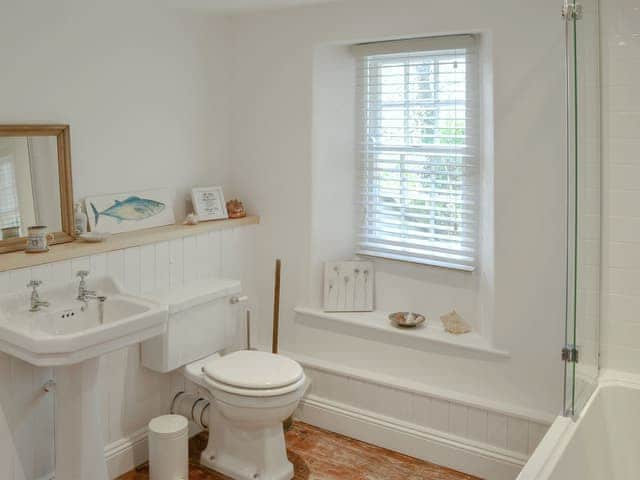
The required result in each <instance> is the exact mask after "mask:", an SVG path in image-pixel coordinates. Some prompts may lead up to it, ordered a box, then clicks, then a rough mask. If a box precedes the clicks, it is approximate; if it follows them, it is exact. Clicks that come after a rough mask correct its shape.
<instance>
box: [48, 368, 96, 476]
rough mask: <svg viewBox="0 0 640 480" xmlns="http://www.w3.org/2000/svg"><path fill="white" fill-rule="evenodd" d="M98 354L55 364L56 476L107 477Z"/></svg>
mask: <svg viewBox="0 0 640 480" xmlns="http://www.w3.org/2000/svg"><path fill="white" fill-rule="evenodd" d="M99 366H100V357H95V358H91V359H89V360H85V361H84V362H82V363H78V364H75V365H67V366H63V367H56V368H55V370H54V374H55V379H56V402H55V405H56V406H55V451H56V480H80V479H83V480H89V479H90V480H108V476H107V463H106V461H105V457H104V442H103V438H102V412H101V409H100V402H101V399H100V395H99V385H98V370H99Z"/></svg>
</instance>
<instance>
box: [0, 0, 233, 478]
mask: <svg viewBox="0 0 640 480" xmlns="http://www.w3.org/2000/svg"><path fill="white" fill-rule="evenodd" d="M0 12H1V13H0V65H1V66H2V67H1V68H2V75H1V76H0V105H2V108H0V123H4V124H15V123H66V124H69V125H71V156H72V162H73V180H74V193H75V197H76V199H80V198H83V197H85V196H87V195H96V194H102V193H109V192H123V191H131V190H140V189H147V188H154V187H165V186H169V187H173V188H176V189H177V190H178V198H177V201H176V204H175V210H176V215H177V218H178V219H181V218H182V217H183V215H184V212H185V202H184V198H185V197H186V194H187V192H188V190H189V189H190V188H191V187H192V186H194V185H203V184H219V185H224V186H226V185H227V184H228V181H229V161H228V160H229V159H228V153H229V143H228V140H229V122H228V120H227V119H228V115H227V112H228V106H229V105H228V90H227V86H228V76H229V69H228V65H229V40H230V35H229V32H228V30H227V21H226V19H225V18H223V17H212V16H209V15H206V14H203V13H193V12H189V11H176V10H169V9H165V8H163V7H162V6H161V5H159V2H154V1H151V0H136V1H133V2H130V1H125V0H115V1H107V2H104V1H93V0H90V1H85V0H59V1H55V2H42V1H39V0H0ZM236 240H237V239H234V238H233V237H232V238H231V241H236ZM205 241H206V239H205ZM200 243H201V239H200V238H198V239H197V240H196V239H195V238H191V239H186V240H185V241H184V249H185V252H187V253H190V252H191V251H192V250H193V248H194V246H196V245H199V244H200ZM240 243H241V244H242V242H241V241H240ZM216 245H220V244H219V243H218V244H216ZM175 247H176V248H177V249H179V250H180V252H182V248H183V246H182V243H180V244H179V245H176V246H175ZM202 248H206V244H202ZM225 248H227V249H229V248H231V250H227V251H225V259H230V258H232V257H231V256H230V253H229V252H230V251H233V248H234V247H233V246H230V245H226V246H225ZM237 248H240V247H237ZM197 251H198V252H200V253H202V249H198V250H197ZM170 254H171V255H173V244H172V245H171V246H169V245H167V244H159V245H157V246H153V245H151V246H149V247H145V248H141V249H131V250H127V251H125V252H114V253H113V254H109V255H106V256H97V257H92V258H91V259H82V260H78V261H74V262H65V263H63V264H54V265H51V266H46V267H43V268H39V269H32V270H25V271H14V272H11V274H9V275H8V276H7V275H2V276H1V278H0V292H1V293H4V292H5V291H6V290H7V289H8V288H23V287H24V285H25V282H26V281H27V280H28V279H29V278H32V277H35V278H40V279H42V280H45V281H51V280H58V279H70V278H71V275H72V273H73V271H74V270H77V268H79V266H80V265H82V267H83V268H84V266H88V265H90V266H91V267H92V270H94V272H95V271H98V270H101V271H104V270H105V269H107V270H108V271H110V272H112V273H114V274H116V275H118V276H120V277H123V276H124V280H125V282H126V283H127V284H128V285H129V286H131V287H132V288H134V289H143V290H144V289H147V288H148V286H149V285H151V284H153V283H154V282H156V281H166V280H167V278H168V277H167V273H168V271H167V269H168V268H169V264H168V262H169V255H170ZM243 256H245V257H246V255H245V254H243ZM1 261H2V258H1V257H0V262H1ZM219 261H220V260H219V259H218V262H219ZM150 262H151V263H150ZM156 262H157V263H156ZM191 265H193V266H198V265H202V266H203V267H204V266H205V265H207V264H206V263H204V262H203V261H202V259H201V258H198V260H196V261H193V262H192V263H191ZM211 265H213V264H210V265H209V266H211ZM218 265H219V263H218ZM171 268H172V269H173V268H177V266H172V267H171ZM112 270H113V271H112ZM160 279H162V280H160ZM149 282H151V283H149ZM103 375H104V385H105V390H104V399H105V402H104V419H105V425H106V428H105V437H104V438H105V443H109V444H110V445H112V446H113V448H112V450H113V451H115V452H118V451H122V449H123V446H125V447H126V445H128V439H129V437H130V436H133V437H135V438H138V437H137V436H136V432H138V429H140V428H142V427H144V426H145V425H146V423H147V422H148V420H149V419H150V418H151V417H152V416H153V415H155V414H157V413H161V412H165V411H166V408H167V404H166V400H167V396H168V395H169V391H168V383H167V382H168V380H166V379H165V378H164V377H161V376H158V375H155V374H152V373H150V372H148V371H145V370H143V369H141V368H139V366H138V354H137V348H131V349H128V350H123V351H120V352H116V353H114V354H111V355H108V356H107V357H106V358H105V359H104V362H103ZM49 376H50V372H49V371H47V370H46V369H35V368H32V367H30V366H29V365H27V364H25V363H23V362H20V361H18V360H13V359H10V358H8V357H6V356H1V357H0V478H2V479H3V480H4V479H7V480H13V479H14V478H15V479H16V480H18V479H27V480H32V479H33V478H35V476H36V475H41V474H44V473H46V472H48V471H50V470H51V462H52V450H51V441H52V430H51V423H50V420H51V417H50V412H51V407H52V403H51V400H49V398H50V397H44V396H42V394H41V393H40V387H41V386H42V384H43V383H44V381H46V379H47V378H48V377H49ZM125 451H126V448H125ZM143 451H144V450H143ZM134 460H137V463H139V462H141V461H142V460H144V459H143V458H136V459H133V458H125V460H124V466H125V467H127V468H129V469H130V468H132V467H133V465H134V463H133V462H134ZM127 462H129V463H128V464H127ZM116 463H117V462H116ZM116 466H117V465H116Z"/></svg>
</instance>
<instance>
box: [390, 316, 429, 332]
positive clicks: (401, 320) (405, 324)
mask: <svg viewBox="0 0 640 480" xmlns="http://www.w3.org/2000/svg"><path fill="white" fill-rule="evenodd" d="M389 320H391V323H393V324H394V325H395V326H396V327H402V328H414V327H417V326H418V325H420V324H422V323H424V322H425V321H426V320H427V318H426V317H425V316H424V315H421V314H419V313H413V312H395V313H392V314H391V315H389Z"/></svg>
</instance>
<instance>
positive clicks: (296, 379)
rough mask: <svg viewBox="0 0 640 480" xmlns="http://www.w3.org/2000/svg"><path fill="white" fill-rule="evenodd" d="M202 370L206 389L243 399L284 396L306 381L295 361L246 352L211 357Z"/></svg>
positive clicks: (273, 355) (270, 354) (278, 356)
mask: <svg viewBox="0 0 640 480" xmlns="http://www.w3.org/2000/svg"><path fill="white" fill-rule="evenodd" d="M203 370H204V374H205V381H206V383H207V384H208V385H209V386H211V387H213V388H216V389H219V390H222V391H225V392H228V393H232V394H236V395H241V396H247V397H272V396H277V395H284V394H287V393H290V392H292V391H295V390H297V389H298V388H300V387H301V386H302V385H303V384H304V382H305V380H306V379H305V376H304V371H303V370H302V367H301V366H300V364H299V363H298V362H296V361H294V360H291V359H290V358H287V357H284V356H282V355H276V354H273V353H266V352H259V351H249V350H242V351H238V352H234V353H230V354H228V355H225V356H223V357H219V358H215V359H213V360H211V361H210V362H207V364H206V365H205V366H204V369H203Z"/></svg>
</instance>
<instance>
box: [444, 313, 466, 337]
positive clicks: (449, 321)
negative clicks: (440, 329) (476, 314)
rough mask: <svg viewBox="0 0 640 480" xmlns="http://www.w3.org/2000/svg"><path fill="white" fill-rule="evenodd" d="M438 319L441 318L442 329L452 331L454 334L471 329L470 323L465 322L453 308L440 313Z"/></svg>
mask: <svg viewBox="0 0 640 480" xmlns="http://www.w3.org/2000/svg"><path fill="white" fill-rule="evenodd" d="M440 320H442V325H443V326H444V329H445V330H446V331H447V332H449V333H453V334H454V335H461V334H463V333H469V332H470V331H471V325H469V324H468V323H467V322H465V321H464V320H463V318H462V317H461V316H460V315H458V312H456V311H455V310H453V311H452V312H449V313H447V314H445V315H442V316H441V317H440Z"/></svg>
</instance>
